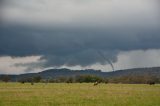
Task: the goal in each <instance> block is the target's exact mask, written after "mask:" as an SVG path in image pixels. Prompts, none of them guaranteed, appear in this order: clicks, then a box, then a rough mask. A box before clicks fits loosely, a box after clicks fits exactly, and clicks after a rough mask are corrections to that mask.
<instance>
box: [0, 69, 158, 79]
mask: <svg viewBox="0 0 160 106" xmlns="http://www.w3.org/2000/svg"><path fill="white" fill-rule="evenodd" d="M77 75H95V76H100V77H103V78H109V77H120V76H129V75H133V76H134V75H136V76H143V75H152V76H156V77H160V67H151V68H134V69H126V70H117V71H114V72H102V71H101V70H93V69H86V70H70V69H49V70H45V71H42V72H39V73H27V74H20V75H8V76H10V78H11V80H12V81H16V80H18V79H22V78H29V77H34V76H41V77H42V78H43V79H48V78H58V77H71V76H77ZM1 76H4V75H0V77H1Z"/></svg>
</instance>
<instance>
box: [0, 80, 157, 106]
mask: <svg viewBox="0 0 160 106" xmlns="http://www.w3.org/2000/svg"><path fill="white" fill-rule="evenodd" d="M0 106H160V85H153V86H150V85H145V84H139V85H138V84H100V85H98V86H93V84H91V83H89V84H87V83H82V84H79V83H76V84H64V83H63V84H62V83H61V84H60V83H53V84H47V85H46V84H42V83H38V84H35V85H31V84H29V83H28V84H27V83H26V84H20V83H0Z"/></svg>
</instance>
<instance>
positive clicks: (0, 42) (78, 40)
mask: <svg viewBox="0 0 160 106" xmlns="http://www.w3.org/2000/svg"><path fill="white" fill-rule="evenodd" d="M0 35H1V36H0V55H10V56H28V55H42V56H43V57H42V58H41V59H42V60H43V59H46V60H47V62H46V63H45V65H46V66H61V65H68V66H74V65H81V66H87V65H91V64H94V63H97V62H100V63H101V64H104V63H105V61H104V60H103V59H102V58H101V57H100V56H99V55H98V53H97V51H99V50H100V51H102V52H103V54H104V55H105V56H106V57H107V58H108V59H110V60H111V61H112V62H116V58H117V57H116V56H117V54H118V52H119V51H129V50H140V49H143V50H146V49H158V48H160V42H159V40H160V36H159V35H160V31H159V29H158V28H157V29H143V30H142V29H141V30H136V31H135V30H134V29H133V30H131V29H130V30H129V29H127V30H123V29H122V30H116V29H114V30H113V29H112V30H111V29H108V30H107V29H106V30H100V29H92V30H91V29H88V30H87V29H76V28H71V29H69V28H68V29H64V28H61V29H60V28H53V29H40V28H39V29H38V28H31V27H28V28H27V27H18V26H16V27H15V26H14V27H10V26H9V27H7V26H6V27H2V26H1V30H0Z"/></svg>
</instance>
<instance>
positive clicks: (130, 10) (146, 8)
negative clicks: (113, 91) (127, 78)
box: [0, 0, 160, 74]
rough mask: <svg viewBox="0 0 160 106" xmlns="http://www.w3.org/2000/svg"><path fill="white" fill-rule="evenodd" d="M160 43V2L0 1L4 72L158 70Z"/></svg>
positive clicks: (0, 50) (1, 66)
mask: <svg viewBox="0 0 160 106" xmlns="http://www.w3.org/2000/svg"><path fill="white" fill-rule="evenodd" d="M159 41H160V2H159V0H0V74H21V73H30V72H39V71H43V70H45V69H50V68H69V69H74V70H80V69H88V68H92V69H97V70H102V71H112V68H111V66H110V64H109V62H108V61H110V62H111V63H112V64H113V65H114V68H115V70H120V69H128V68H140V67H158V66H160V59H159V58H160V42H159ZM100 53H101V54H102V55H103V56H101V54H100ZM104 58H105V59H104Z"/></svg>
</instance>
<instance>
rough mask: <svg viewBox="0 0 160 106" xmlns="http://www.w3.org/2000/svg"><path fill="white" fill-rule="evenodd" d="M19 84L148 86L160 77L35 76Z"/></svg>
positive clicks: (20, 80) (4, 78)
mask: <svg viewBox="0 0 160 106" xmlns="http://www.w3.org/2000/svg"><path fill="white" fill-rule="evenodd" d="M0 81H2V82H9V81H11V78H10V77H9V76H8V75H3V76H1V77H0ZM17 82H21V83H26V82H34V83H39V82H41V83H94V82H99V83H124V84H148V83H160V77H159V78H158V77H155V76H152V75H141V76H139V75H127V76H119V77H110V78H103V77H100V76H95V75H77V76H70V77H65V76H61V77H57V78H42V77H41V76H33V77H28V78H19V79H18V80H17Z"/></svg>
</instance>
